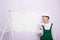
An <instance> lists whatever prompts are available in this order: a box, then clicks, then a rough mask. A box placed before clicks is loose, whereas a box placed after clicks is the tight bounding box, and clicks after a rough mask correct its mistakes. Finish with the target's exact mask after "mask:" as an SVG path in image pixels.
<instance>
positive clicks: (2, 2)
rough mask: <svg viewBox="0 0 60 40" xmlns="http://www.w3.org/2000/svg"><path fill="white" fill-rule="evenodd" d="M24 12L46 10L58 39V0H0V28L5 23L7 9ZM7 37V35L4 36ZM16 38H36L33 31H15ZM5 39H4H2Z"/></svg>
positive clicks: (59, 5) (59, 39)
mask: <svg viewBox="0 0 60 40" xmlns="http://www.w3.org/2000/svg"><path fill="white" fill-rule="evenodd" d="M10 9H12V10H16V11H20V12H22V13H24V12H37V13H40V12H47V13H49V14H50V15H51V16H52V19H53V20H52V21H53V22H54V27H55V32H54V33H55V35H56V36H55V40H60V0H0V29H1V28H2V25H4V24H5V20H6V18H7V15H8V10H10ZM6 37H7V36H6ZM15 37H16V40H37V39H38V36H37V35H36V34H35V33H31V32H29V33H26V32H22V33H20V32H15ZM3 40H5V39H3ZM6 40H8V39H6Z"/></svg>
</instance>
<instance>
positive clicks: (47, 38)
mask: <svg viewBox="0 0 60 40" xmlns="http://www.w3.org/2000/svg"><path fill="white" fill-rule="evenodd" d="M52 26H53V24H51V27H50V29H49V30H46V29H45V28H44V26H43V25H42V27H43V35H42V36H41V37H40V40H53V38H52V32H51V29H52Z"/></svg>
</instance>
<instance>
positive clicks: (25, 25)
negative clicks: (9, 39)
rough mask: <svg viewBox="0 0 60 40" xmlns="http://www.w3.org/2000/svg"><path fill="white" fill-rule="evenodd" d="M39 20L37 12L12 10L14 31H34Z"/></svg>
mask: <svg viewBox="0 0 60 40" xmlns="http://www.w3.org/2000/svg"><path fill="white" fill-rule="evenodd" d="M39 22H40V14H38V13H33V12H31V13H20V12H14V13H13V15H12V27H13V31H16V32H22V31H25V32H36V31H37V28H38V25H37V24H38V23H39Z"/></svg>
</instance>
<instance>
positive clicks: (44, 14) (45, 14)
mask: <svg viewBox="0 0 60 40" xmlns="http://www.w3.org/2000/svg"><path fill="white" fill-rule="evenodd" d="M42 16H48V17H50V16H49V15H48V14H47V13H43V14H42Z"/></svg>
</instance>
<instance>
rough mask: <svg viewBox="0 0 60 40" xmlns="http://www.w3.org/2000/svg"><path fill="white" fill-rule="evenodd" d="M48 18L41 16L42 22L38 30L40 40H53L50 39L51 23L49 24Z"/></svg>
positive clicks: (45, 15)
mask: <svg viewBox="0 0 60 40" xmlns="http://www.w3.org/2000/svg"><path fill="white" fill-rule="evenodd" d="M49 19H50V16H49V15H48V14H43V15H42V21H43V23H42V24H41V26H40V28H39V30H40V34H41V36H40V40H53V37H52V27H53V23H51V22H49Z"/></svg>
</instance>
